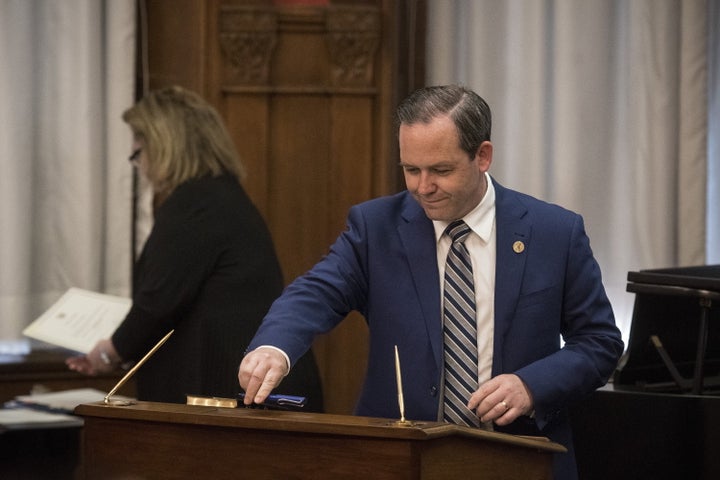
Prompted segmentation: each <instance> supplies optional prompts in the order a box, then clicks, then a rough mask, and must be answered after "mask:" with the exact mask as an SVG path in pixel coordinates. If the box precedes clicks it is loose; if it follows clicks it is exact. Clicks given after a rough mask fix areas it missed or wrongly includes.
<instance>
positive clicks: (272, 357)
mask: <svg viewBox="0 0 720 480" xmlns="http://www.w3.org/2000/svg"><path fill="white" fill-rule="evenodd" d="M289 369H290V366H289V365H288V364H287V360H285V357H284V356H283V354H282V353H280V352H279V351H278V350H276V349H274V348H268V347H258V348H256V349H255V350H253V351H252V352H250V353H248V354H247V355H245V358H243V361H242V362H241V363H240V370H239V371H238V380H239V381H240V386H241V387H242V388H243V389H244V390H245V399H244V400H243V403H244V404H245V405H250V404H251V403H263V402H264V401H265V399H266V398H267V396H268V395H270V392H272V391H273V389H274V388H275V387H277V386H278V385H279V384H280V382H281V381H282V379H283V378H285V375H287V373H288V371H289Z"/></svg>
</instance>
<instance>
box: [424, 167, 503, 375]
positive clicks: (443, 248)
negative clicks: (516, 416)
mask: <svg viewBox="0 0 720 480" xmlns="http://www.w3.org/2000/svg"><path fill="white" fill-rule="evenodd" d="M485 178H486V179H487V185H488V188H487V192H485V196H484V197H483V199H482V200H481V201H480V203H479V204H478V206H477V207H475V208H474V209H473V210H472V211H471V212H470V213H468V214H467V215H465V216H464V217H463V220H464V221H465V223H467V225H468V226H469V227H470V229H471V230H472V232H471V233H470V234H469V235H468V237H467V238H466V239H465V246H466V248H467V250H468V252H469V253H470V259H471V261H472V268H473V281H474V282H475V314H476V321H477V347H478V382H479V384H482V383H483V382H485V381H487V380H489V379H490V377H491V374H492V358H493V334H494V325H495V324H494V310H495V308H494V307H495V258H496V251H495V188H494V187H493V184H492V180H491V179H490V175H488V174H487V173H486V174H485ZM449 223H450V222H443V221H435V220H433V225H434V227H435V238H436V239H437V263H438V272H439V273H440V298H441V299H442V298H443V289H444V288H443V285H444V280H443V279H444V277H445V262H446V261H447V254H448V251H449V250H450V244H451V243H452V241H451V240H450V237H449V236H447V235H443V233H444V232H445V229H446V228H447V226H448V224H449ZM442 318H443V313H442V304H441V305H440V321H441V322H442Z"/></svg>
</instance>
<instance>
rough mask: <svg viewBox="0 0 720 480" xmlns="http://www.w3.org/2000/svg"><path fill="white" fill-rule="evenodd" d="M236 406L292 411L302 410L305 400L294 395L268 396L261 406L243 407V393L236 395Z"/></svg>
mask: <svg viewBox="0 0 720 480" xmlns="http://www.w3.org/2000/svg"><path fill="white" fill-rule="evenodd" d="M237 398H238V406H245V407H251V406H252V405H257V406H259V407H266V408H270V409H278V410H293V409H299V408H303V407H304V406H305V402H306V401H307V399H306V398H305V397H298V396H295V395H280V394H270V395H268V397H267V398H266V399H265V401H264V402H263V403H261V404H252V405H244V404H243V400H244V399H245V394H244V393H238V396H237Z"/></svg>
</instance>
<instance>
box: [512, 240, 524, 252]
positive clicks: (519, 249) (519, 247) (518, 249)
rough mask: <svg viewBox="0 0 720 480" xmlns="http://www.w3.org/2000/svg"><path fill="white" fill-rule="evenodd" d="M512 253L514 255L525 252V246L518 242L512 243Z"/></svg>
mask: <svg viewBox="0 0 720 480" xmlns="http://www.w3.org/2000/svg"><path fill="white" fill-rule="evenodd" d="M513 251H514V252H515V253H522V252H524V251H525V244H524V243H523V242H521V241H520V240H518V241H517V242H515V243H513Z"/></svg>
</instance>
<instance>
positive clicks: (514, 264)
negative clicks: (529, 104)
mask: <svg viewBox="0 0 720 480" xmlns="http://www.w3.org/2000/svg"><path fill="white" fill-rule="evenodd" d="M493 185H494V186H495V195H496V197H495V222H496V223H495V225H496V228H497V233H496V243H497V245H496V246H497V258H496V268H495V333H494V342H493V344H494V348H493V376H495V375H498V374H499V373H501V372H502V371H503V365H502V358H503V355H502V351H503V346H504V338H505V333H506V332H507V330H508V328H509V327H510V322H511V321H512V316H513V314H514V312H515V306H516V305H517V301H518V297H519V295H520V286H521V285H522V279H523V272H524V270H525V260H526V258H527V254H528V250H529V248H531V245H530V243H531V233H532V225H531V223H530V221H529V219H528V217H527V208H526V207H525V206H524V205H523V204H522V202H521V201H520V199H519V197H518V196H517V195H516V194H515V192H513V191H511V190H508V189H506V188H504V187H502V186H501V185H499V184H498V183H497V182H495V180H494V179H493Z"/></svg>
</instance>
